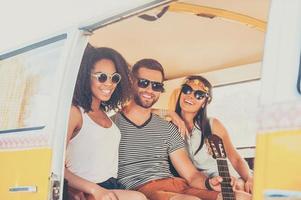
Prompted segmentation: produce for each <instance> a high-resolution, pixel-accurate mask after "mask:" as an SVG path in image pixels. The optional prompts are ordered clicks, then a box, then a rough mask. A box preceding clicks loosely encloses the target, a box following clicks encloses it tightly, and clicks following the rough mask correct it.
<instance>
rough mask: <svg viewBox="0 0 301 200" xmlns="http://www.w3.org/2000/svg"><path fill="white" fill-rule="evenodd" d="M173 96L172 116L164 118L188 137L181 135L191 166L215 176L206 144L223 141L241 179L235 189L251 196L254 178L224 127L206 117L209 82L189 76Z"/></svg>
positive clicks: (209, 91)
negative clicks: (217, 139) (214, 139)
mask: <svg viewBox="0 0 301 200" xmlns="http://www.w3.org/2000/svg"><path fill="white" fill-rule="evenodd" d="M173 95H174V96H176V97H177V98H176V99H174V100H173V103H174V106H170V108H172V109H173V110H174V111H175V112H173V111H171V112H168V113H167V114H168V115H169V116H170V117H171V118H172V121H173V122H174V123H175V124H176V125H177V126H178V127H179V129H180V132H182V134H183V133H185V132H187V133H188V134H187V133H186V135H187V137H184V134H183V135H182V137H183V139H185V141H186V145H187V151H188V153H189V156H190V158H191V160H192V161H193V163H194V165H195V166H196V167H197V168H198V169H199V170H201V171H203V172H204V173H205V174H206V175H207V176H209V177H213V176H218V169H217V164H216V160H215V159H214V158H213V157H212V155H211V154H210V149H209V148H210V147H209V144H208V143H207V138H208V136H209V135H211V134H215V135H217V136H219V137H220V138H221V139H222V141H223V144H224V147H225V151H226V155H227V157H228V159H229V161H230V162H231V164H232V166H233V167H234V169H235V170H236V171H237V173H238V174H239V175H240V177H241V178H242V180H241V179H238V180H237V181H236V185H237V186H236V188H237V189H238V190H244V191H246V192H248V193H252V185H253V177H252V174H251V171H250V169H249V167H248V165H247V163H246V162H245V161H244V159H243V158H242V157H241V156H240V155H239V153H238V152H237V151H236V149H235V147H234V146H233V144H232V142H231V139H230V136H229V134H228V132H227V130H226V129H225V127H224V126H223V124H222V123H221V122H220V121H219V120H218V119H216V118H208V116H207V106H208V104H209V103H210V102H211V100H212V85H211V84H210V82H209V81H208V80H207V79H205V78H204V77H202V76H197V75H192V76H188V77H187V78H186V79H185V82H184V84H183V85H182V86H181V88H180V89H178V90H176V91H175V92H174V93H173ZM175 113H176V114H175ZM179 117H180V118H179ZM183 124H184V126H183ZM183 127H184V128H183Z"/></svg>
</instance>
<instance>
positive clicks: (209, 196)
mask: <svg viewBox="0 0 301 200" xmlns="http://www.w3.org/2000/svg"><path fill="white" fill-rule="evenodd" d="M183 194H187V195H192V196H196V197H199V198H200V199H202V200H216V199H217V197H218V194H219V192H216V191H209V190H201V189H197V188H192V187H189V188H187V189H185V190H183Z"/></svg>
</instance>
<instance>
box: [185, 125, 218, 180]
mask: <svg viewBox="0 0 301 200" xmlns="http://www.w3.org/2000/svg"><path fill="white" fill-rule="evenodd" d="M211 121H212V120H210V125H211V124H212V122H211ZM201 140H202V132H201V130H199V129H197V128H196V127H194V128H193V130H192V134H191V136H190V139H188V140H187V141H186V147H187V150H188V153H189V157H190V159H191V161H192V162H193V164H194V166H196V168H198V169H199V170H201V171H202V172H204V173H205V174H206V175H207V176H209V177H212V176H217V175H218V169H217V165H216V160H215V159H214V158H213V157H212V155H210V154H209V153H208V148H209V147H207V145H206V144H205V143H204V144H203V146H202V148H201V149H200V150H199V151H198V153H197V154H195V152H196V150H197V149H198V148H199V146H200V144H201Z"/></svg>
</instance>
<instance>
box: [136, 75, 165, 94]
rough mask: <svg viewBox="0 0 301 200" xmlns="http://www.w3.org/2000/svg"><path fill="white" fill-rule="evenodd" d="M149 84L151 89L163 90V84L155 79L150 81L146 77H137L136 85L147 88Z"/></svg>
mask: <svg viewBox="0 0 301 200" xmlns="http://www.w3.org/2000/svg"><path fill="white" fill-rule="evenodd" d="M149 84H151V86H152V90H153V91H155V92H164V87H163V86H164V84H163V83H160V82H156V81H150V80H147V79H140V78H138V82H137V85H138V87H140V88H147V87H148V86H149Z"/></svg>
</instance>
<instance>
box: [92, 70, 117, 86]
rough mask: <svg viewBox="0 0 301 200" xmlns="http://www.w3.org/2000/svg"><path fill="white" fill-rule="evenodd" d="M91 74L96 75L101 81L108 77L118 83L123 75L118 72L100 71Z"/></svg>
mask: <svg viewBox="0 0 301 200" xmlns="http://www.w3.org/2000/svg"><path fill="white" fill-rule="evenodd" d="M91 76H93V77H95V78H96V79H97V80H98V82H100V83H104V82H106V81H107V80H108V79H110V80H111V81H112V83H113V84H118V83H119V82H120V80H121V75H120V74H118V73H117V72H116V73H114V74H108V73H104V72H98V73H92V74H91Z"/></svg>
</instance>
